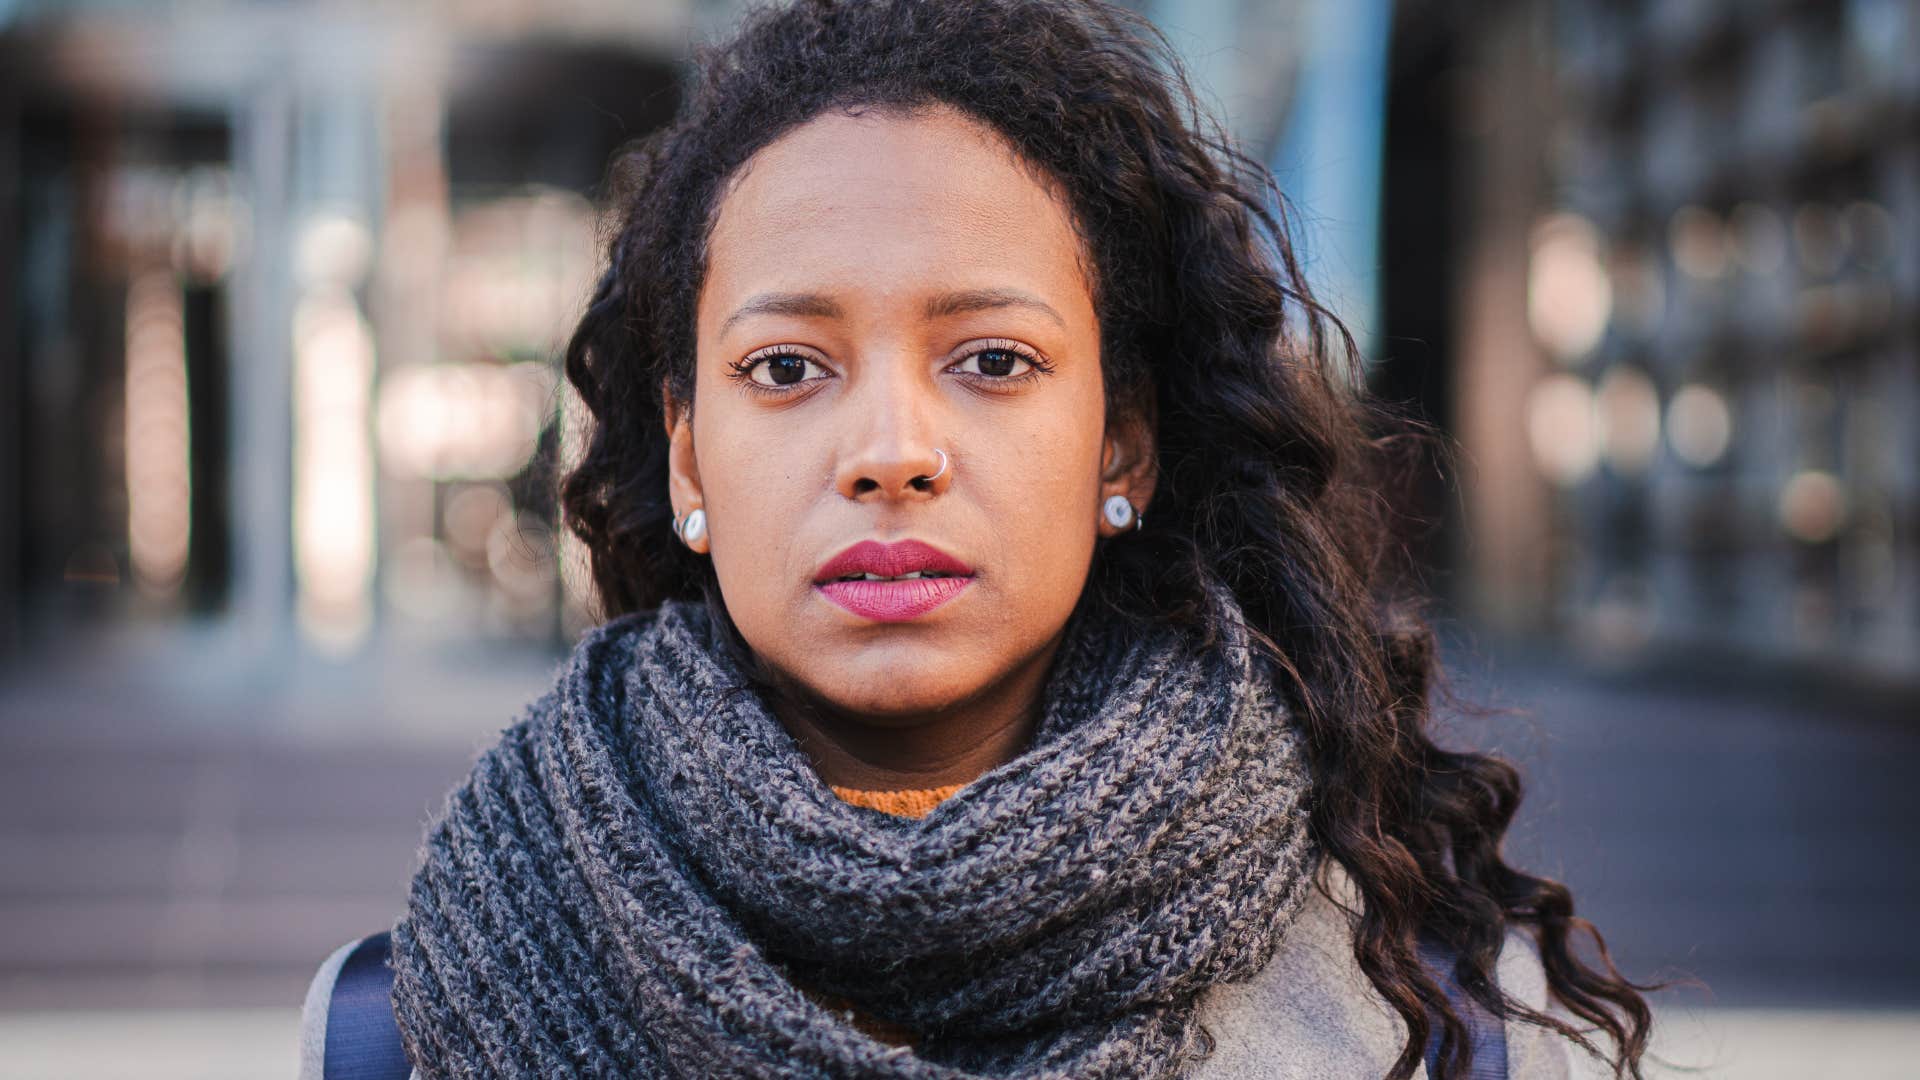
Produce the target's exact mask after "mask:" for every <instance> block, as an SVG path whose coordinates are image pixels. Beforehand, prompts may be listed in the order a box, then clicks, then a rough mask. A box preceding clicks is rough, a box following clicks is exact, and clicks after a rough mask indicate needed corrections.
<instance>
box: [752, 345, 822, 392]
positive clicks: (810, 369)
mask: <svg viewBox="0 0 1920 1080" xmlns="http://www.w3.org/2000/svg"><path fill="white" fill-rule="evenodd" d="M733 369H734V372H735V374H737V375H741V376H744V377H745V378H746V379H747V380H748V381H749V382H752V383H753V384H754V385H756V386H762V387H768V388H772V389H780V388H782V387H788V386H793V385H796V384H798V383H802V382H806V381H808V380H809V379H813V378H819V377H821V376H823V375H824V374H825V373H826V369H825V368H823V367H821V366H820V365H819V364H818V363H816V362H815V361H813V360H810V359H808V358H807V357H804V356H801V355H800V354H799V353H790V352H777V353H761V354H759V355H757V356H749V357H747V358H746V359H744V360H741V361H740V362H738V363H736V364H734V365H733ZM810 373H811V374H810Z"/></svg>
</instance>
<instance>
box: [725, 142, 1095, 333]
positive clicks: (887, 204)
mask: <svg viewBox="0 0 1920 1080" xmlns="http://www.w3.org/2000/svg"><path fill="white" fill-rule="evenodd" d="M930 282H939V283H942V284H950V285H952V284H957V285H963V286H979V285H994V286H1016V287H1027V288H1033V289H1046V290H1048V291H1050V292H1058V291H1061V290H1066V291H1078V292H1082V293H1084V291H1085V288H1086V285H1085V280H1084V273H1083V266H1082V249H1081V244H1080V239H1079V237H1078V236H1077V235H1076V233H1075V232H1074V229H1073V221H1072V218H1071V216H1070V213H1069V211H1068V210H1067V208H1066V206H1065V204H1064V201H1063V200H1062V199H1061V198H1059V197H1057V196H1056V194H1055V192H1054V190H1053V187H1052V185H1049V184H1046V183H1045V182H1044V181H1043V179H1042V178H1041V177H1040V176H1038V175H1036V171H1035V170H1034V169H1033V168H1031V167H1030V166H1028V165H1027V164H1026V163H1025V162H1023V161H1022V160H1021V159H1020V157H1019V156H1018V154H1017V152H1016V151H1015V150H1014V148H1013V147H1012V145H1011V144H1009V143H1008V142H1006V140H1005V139H1003V138H1002V137H1001V136H1000V135H999V134H998V133H997V132H995V131H994V130H993V129H992V128H990V127H988V126H987V125H985V124H983V123H981V122H979V121H977V120H974V119H973V118H971V117H968V116H967V115H965V114H964V113H961V112H958V111H957V110H954V109H951V108H946V107H935V108H931V109H927V110H923V111H920V112H917V113H913V114H901V113H894V112H879V111H869V112H867V113H864V114H862V115H858V116H849V115H846V114H844V113H839V112H831V113H826V114H823V115H822V116H819V117H816V118H815V119H813V120H811V121H809V122H808V123H806V124H803V125H801V126H800V127H797V128H795V129H793V130H792V131H790V132H788V133H786V134H785V135H783V136H782V137H781V138H780V139H778V140H776V141H774V142H773V143H771V144H769V145H768V146H766V147H765V148H763V149H762V150H761V151H760V152H759V153H757V154H756V155H754V157H753V158H752V159H751V160H750V161H749V162H748V163H747V164H746V166H744V167H743V169H742V170H741V172H740V173H739V174H737V176H736V177H735V178H734V180H733V182H732V184H731V185H730V188H729V189H728V190H727V191H725V192H724V193H723V195H722V197H721V201H720V205H719V208H718V215H717V218H716V221H715V224H714V229H713V235H712V241H711V244H710V246H709V248H708V267H707V285H706V288H704V289H703V290H702V292H703V304H702V307H703V308H704V307H705V306H706V305H705V303H704V300H705V298H706V295H707V294H712V295H722V294H732V293H735V292H742V291H747V290H759V289H762V288H781V287H791V288H808V289H821V288H842V289H872V288H876V287H880V288H884V287H887V286H889V285H895V286H900V287H905V286H908V285H911V284H913V283H930Z"/></svg>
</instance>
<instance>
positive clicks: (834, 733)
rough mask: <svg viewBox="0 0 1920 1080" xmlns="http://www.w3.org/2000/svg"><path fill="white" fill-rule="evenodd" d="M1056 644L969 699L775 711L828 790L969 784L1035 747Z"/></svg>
mask: <svg viewBox="0 0 1920 1080" xmlns="http://www.w3.org/2000/svg"><path fill="white" fill-rule="evenodd" d="M1058 650H1059V642H1058V641H1057V640H1056V641H1054V642H1053V643H1052V644H1050V645H1048V646H1047V648H1046V649H1044V650H1043V651H1042V652H1041V653H1040V654H1039V655H1037V656H1035V657H1034V658H1032V659H1031V660H1029V661H1028V662H1027V663H1024V664H1022V665H1021V667H1020V668H1019V669H1017V670H1016V671H1015V672H1013V673H1012V674H1011V675H1009V676H1008V677H1007V678H1004V679H1001V680H998V681H997V682H995V683H994V684H993V685H992V686H989V687H987V688H985V689H984V690H982V691H981V692H980V693H978V694H975V695H973V696H972V697H969V698H967V699H966V700H964V701H960V702H954V703H951V704H948V705H943V706H941V707H939V708H937V709H932V710H925V711H919V712H912V713H904V714H902V713H889V714H887V715H886V716H884V717H880V716H868V715H862V714H858V713H852V712H848V711H845V710H841V709H836V708H834V707H832V706H831V705H830V704H828V703H825V702H821V701H818V700H817V699H809V700H808V704H807V706H806V707H802V708H791V707H789V708H781V709H778V710H777V713H778V715H779V718H780V721H781V722H782V723H783V724H784V725H785V726H786V728H787V730H788V731H790V732H792V733H793V737H794V739H795V740H796V741H798V742H799V744H800V746H801V748H802V749H803V750H805V751H806V753H807V755H808V756H809V757H810V758H812V759H813V764H814V768H815V769H816V770H818V771H819V773H820V778H821V779H822V780H824V781H826V782H827V783H828V784H829V785H833V786H836V787H843V788H854V789H857V790H861V791H900V790H920V789H925V788H937V787H945V786H947V785H949V784H966V783H970V782H971V781H973V780H974V779H975V778H977V777H979V776H980V775H981V774H983V773H985V772H988V771H989V770H991V769H993V768H994V767H996V766H998V765H1001V764H1004V763H1006V762H1008V761H1011V760H1013V759H1014V758H1016V757H1018V756H1019V755H1020V754H1021V752H1023V751H1024V750H1025V749H1026V748H1027V746H1028V744H1029V743H1030V742H1031V741H1032V738H1033V731H1034V728H1035V727H1036V726H1037V725H1038V723H1039V719H1040V705H1041V695H1042V693H1043V691H1044V690H1045V684H1046V676H1047V672H1048V671H1049V670H1050V669H1051V668H1052V666H1053V665H1052V661H1053V656H1054V654H1055V653H1056V652H1057V651H1058Z"/></svg>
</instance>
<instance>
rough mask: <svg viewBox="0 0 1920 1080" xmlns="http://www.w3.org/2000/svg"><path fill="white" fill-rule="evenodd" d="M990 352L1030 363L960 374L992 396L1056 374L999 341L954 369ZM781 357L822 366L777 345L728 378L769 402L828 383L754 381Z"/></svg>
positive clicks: (731, 367)
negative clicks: (763, 365)
mask: <svg viewBox="0 0 1920 1080" xmlns="http://www.w3.org/2000/svg"><path fill="white" fill-rule="evenodd" d="M990 352H1007V353H1012V354H1013V355H1015V356H1017V357H1019V358H1020V359H1022V360H1025V361H1026V362H1027V370H1026V371H1024V372H1021V373H1020V374H1018V375H986V374H976V373H974V372H971V371H963V372H959V374H961V375H964V376H967V378H968V381H970V382H974V383H975V385H987V386H990V387H991V392H993V393H1007V392H1009V391H1010V390H1011V389H1012V388H1014V387H1017V386H1024V385H1026V384H1027V383H1029V382H1032V381H1033V380H1035V379H1038V378H1040V377H1041V376H1043V375H1046V374H1047V373H1049V372H1051V371H1052V370H1053V363H1052V362H1051V361H1049V360H1048V359H1047V358H1045V357H1043V356H1041V355H1040V354H1039V353H1036V352H1034V351H1032V350H1031V349H1028V348H1027V347H1026V346H1023V345H1020V344H1018V343H1016V342H1013V341H1006V340H998V339H995V340H989V341H988V342H987V343H986V344H984V345H982V346H980V347H979V348H977V349H975V350H973V351H972V352H969V353H966V354H965V355H963V356H961V357H960V358H959V359H958V360H955V361H954V362H953V363H954V366H958V365H960V364H964V363H966V362H967V361H968V360H971V359H973V358H974V357H976V356H979V355H981V354H982V353H990ZM782 356H792V357H796V358H798V359H800V360H804V361H806V362H808V363H813V364H818V363H819V361H818V360H815V359H813V357H811V356H808V355H806V354H805V353H800V352H796V351H794V350H793V349H790V348H787V347H786V346H780V345H776V346H774V347H772V348H770V349H763V350H760V351H759V352H752V353H748V354H747V355H746V356H743V357H741V358H740V359H738V360H735V361H733V362H732V363H730V364H728V365H727V368H728V377H729V378H731V379H733V380H734V381H735V382H738V383H739V384H740V385H741V386H742V387H744V388H745V389H747V390H748V391H751V392H752V393H755V394H760V395H762V396H764V397H770V398H781V397H787V396H788V395H790V394H793V393H795V392H796V391H797V390H798V389H799V388H800V387H801V386H802V385H803V384H805V383H808V382H825V381H826V380H825V379H802V380H801V381H800V382H797V383H789V384H788V385H787V386H786V387H785V388H778V389H776V388H775V387H771V386H767V385H765V384H763V383H760V382H756V381H755V380H754V378H753V374H752V373H753V369H754V368H755V367H757V366H759V364H760V362H761V361H763V360H773V359H777V358H779V357H782Z"/></svg>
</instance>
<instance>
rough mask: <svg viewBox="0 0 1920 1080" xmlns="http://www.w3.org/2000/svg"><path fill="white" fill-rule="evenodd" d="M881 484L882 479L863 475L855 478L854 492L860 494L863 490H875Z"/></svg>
mask: <svg viewBox="0 0 1920 1080" xmlns="http://www.w3.org/2000/svg"><path fill="white" fill-rule="evenodd" d="M879 486H880V481H878V480H875V479H873V478H872V477H867V476H863V477H861V478H860V479H858V480H855V481H854V482H853V491H854V494H856V495H858V494H860V493H862V492H867V491H873V490H874V489H876V488H878V487H879Z"/></svg>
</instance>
